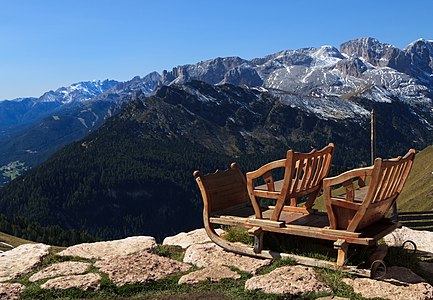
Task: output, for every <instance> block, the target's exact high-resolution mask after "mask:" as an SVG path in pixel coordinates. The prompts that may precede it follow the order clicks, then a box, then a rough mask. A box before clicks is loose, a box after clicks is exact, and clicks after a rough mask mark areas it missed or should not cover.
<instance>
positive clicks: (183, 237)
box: [162, 228, 225, 249]
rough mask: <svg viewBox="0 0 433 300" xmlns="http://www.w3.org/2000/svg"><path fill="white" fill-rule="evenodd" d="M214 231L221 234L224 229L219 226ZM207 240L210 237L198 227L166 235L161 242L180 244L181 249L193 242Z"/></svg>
mask: <svg viewBox="0 0 433 300" xmlns="http://www.w3.org/2000/svg"><path fill="white" fill-rule="evenodd" d="M215 231H216V233H218V234H222V233H224V232H225V231H224V230H222V229H219V228H218V229H216V230H215ZM208 242H211V239H210V238H209V237H208V235H207V233H206V229H204V228H200V229H196V230H193V231H190V232H181V233H179V234H177V235H174V236H169V237H166V238H165V239H164V241H163V242H162V244H163V245H173V246H180V247H182V248H183V249H186V248H188V247H189V246H191V245H193V244H203V243H208Z"/></svg>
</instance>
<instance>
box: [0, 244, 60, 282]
mask: <svg viewBox="0 0 433 300" xmlns="http://www.w3.org/2000/svg"><path fill="white" fill-rule="evenodd" d="M50 248H51V247H50V246H47V245H44V244H24V245H21V246H18V247H16V248H14V249H12V250H9V251H6V252H3V253H0V282H4V281H7V280H11V279H15V278H18V277H20V276H22V275H25V274H27V273H30V272H31V271H32V270H33V269H35V268H36V267H38V266H39V265H40V263H41V261H42V259H43V258H44V257H45V256H47V255H48V253H49V250H50Z"/></svg>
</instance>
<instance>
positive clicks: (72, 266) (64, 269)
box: [29, 261, 91, 282]
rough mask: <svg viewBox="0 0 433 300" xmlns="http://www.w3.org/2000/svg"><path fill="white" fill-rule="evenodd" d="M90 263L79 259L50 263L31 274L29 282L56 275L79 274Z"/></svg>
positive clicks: (84, 270) (86, 268)
mask: <svg viewBox="0 0 433 300" xmlns="http://www.w3.org/2000/svg"><path fill="white" fill-rule="evenodd" d="M90 266H91V264H90V263H85V262H80V261H64V262H60V263H56V264H52V265H51V266H49V267H47V268H45V269H43V270H41V271H39V272H37V273H36V274H33V275H32V276H31V277H30V278H29V281H30V282H35V281H38V280H42V279H46V278H52V277H58V276H66V275H79V274H83V273H85V272H86V271H87V270H88V269H89V268H90Z"/></svg>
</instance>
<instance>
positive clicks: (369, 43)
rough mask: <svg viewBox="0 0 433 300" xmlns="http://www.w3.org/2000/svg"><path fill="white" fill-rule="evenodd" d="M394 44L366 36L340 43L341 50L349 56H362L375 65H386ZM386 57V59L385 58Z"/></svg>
mask: <svg viewBox="0 0 433 300" xmlns="http://www.w3.org/2000/svg"><path fill="white" fill-rule="evenodd" d="M394 49H397V50H399V49H398V48H395V47H394V46H391V45H390V44H387V43H381V42H379V41H378V40H377V39H375V38H371V37H364V38H359V39H355V40H350V41H347V42H345V43H343V44H341V45H340V51H341V52H342V53H345V54H346V55H348V56H353V57H362V58H364V59H365V61H367V62H368V63H370V64H372V65H374V66H380V67H385V66H387V63H388V61H389V57H390V56H391V55H390V54H391V53H392V52H394ZM383 58H384V59H383Z"/></svg>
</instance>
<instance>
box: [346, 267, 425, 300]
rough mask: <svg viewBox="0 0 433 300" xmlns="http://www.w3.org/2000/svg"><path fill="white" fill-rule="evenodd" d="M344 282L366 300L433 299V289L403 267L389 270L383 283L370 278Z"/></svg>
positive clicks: (347, 279) (348, 279) (349, 279)
mask: <svg viewBox="0 0 433 300" xmlns="http://www.w3.org/2000/svg"><path fill="white" fill-rule="evenodd" d="M343 282H344V283H346V284H348V285H350V286H352V287H353V290H354V292H355V293H359V294H361V295H362V296H363V297H365V298H375V297H377V298H383V299H390V300H400V299H411V300H427V299H433V287H432V286H431V285H430V284H428V283H426V282H424V280H423V279H422V278H421V277H419V276H418V275H416V274H414V273H413V272H412V271H411V270H409V269H406V268H402V267H391V268H389V270H388V273H387V275H386V278H385V279H384V280H382V281H379V280H373V279H369V278H355V279H351V278H344V279H343Z"/></svg>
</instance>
